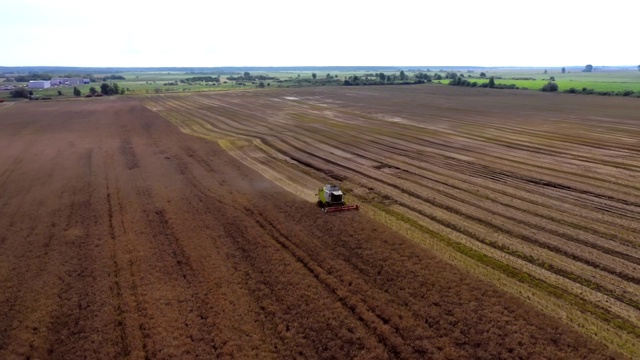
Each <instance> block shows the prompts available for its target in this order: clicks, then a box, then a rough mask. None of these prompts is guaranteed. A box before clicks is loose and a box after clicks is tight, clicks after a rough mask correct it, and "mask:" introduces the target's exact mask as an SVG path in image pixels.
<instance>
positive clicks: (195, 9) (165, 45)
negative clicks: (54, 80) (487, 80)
mask: <svg viewBox="0 0 640 360" xmlns="http://www.w3.org/2000/svg"><path fill="white" fill-rule="evenodd" d="M168 3H170V4H172V5H168ZM639 10H640V3H638V2H637V0H625V1H620V0H609V1H600V2H592V1H585V0H582V1H574V0H554V1H548V0H541V1H517V0H513V1H495V0H485V1H481V0H478V1H472V0H468V1H467V0H464V1H455V0H450V1H439V2H435V1H419V0H415V1H406V0H394V1H386V0H378V1H350V0H341V1H336V0H323V1H304V0H298V1H281V0H271V1H266V0H264V1H259V0H230V1H224V2H223V1H193V0H181V1H171V2H162V1H143V0H126V1H125V0H107V1H87V0H0V13H1V14H2V17H1V18H2V19H0V34H2V35H1V36H0V46H1V47H0V49H1V52H0V66H27V65H52V66H149V67H151V66H336V65H345V66H355V65H361V66H375V65H380V66H383V65H385V66H386V65H389V66H403V65H404V66H409V65H415V66H420V65H424V66H428V65H432V66H433V65H449V66H455V65H475V66H571V65H578V66H580V65H585V64H587V63H590V64H593V65H596V66H601V65H605V66H611V65H637V64H640V48H638V46H637V41H638V40H637V37H638V25H637V24H638V22H637V21H638V12H639Z"/></svg>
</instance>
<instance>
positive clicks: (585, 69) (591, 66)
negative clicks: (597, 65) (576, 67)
mask: <svg viewBox="0 0 640 360" xmlns="http://www.w3.org/2000/svg"><path fill="white" fill-rule="evenodd" d="M592 71H593V65H591V64H588V65H587V66H585V67H584V69H583V70H582V72H592Z"/></svg>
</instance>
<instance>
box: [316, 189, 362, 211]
mask: <svg viewBox="0 0 640 360" xmlns="http://www.w3.org/2000/svg"><path fill="white" fill-rule="evenodd" d="M345 197H346V195H345V194H344V193H343V192H342V191H341V190H340V188H339V187H338V185H331V184H327V185H325V186H324V187H323V188H320V189H318V206H319V207H320V208H322V210H323V211H324V212H325V213H329V212H337V211H348V210H359V207H358V205H347V202H346V201H345Z"/></svg>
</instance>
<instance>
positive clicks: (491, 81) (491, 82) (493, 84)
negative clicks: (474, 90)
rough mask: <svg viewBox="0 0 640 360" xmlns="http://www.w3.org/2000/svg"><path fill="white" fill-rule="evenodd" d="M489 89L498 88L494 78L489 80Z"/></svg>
mask: <svg viewBox="0 0 640 360" xmlns="http://www.w3.org/2000/svg"><path fill="white" fill-rule="evenodd" d="M489 87H490V88H494V87H496V81H495V80H493V76H492V77H491V78H490V79H489Z"/></svg>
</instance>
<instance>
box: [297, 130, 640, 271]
mask: <svg viewBox="0 0 640 360" xmlns="http://www.w3.org/2000/svg"><path fill="white" fill-rule="evenodd" d="M294 141H295V140H290V141H288V142H290V143H294ZM304 146H305V145H302V143H299V144H298V145H297V147H298V148H303V147H304ZM308 146H311V145H308ZM313 154H314V156H316V157H322V158H324V159H325V160H330V158H334V156H333V155H335V154H332V153H329V154H327V153H325V152H323V151H314V152H313ZM340 161H341V162H346V161H348V160H346V159H340ZM349 169H351V170H357V171H358V172H360V173H364V174H366V173H371V172H372V171H375V170H372V169H370V168H368V167H364V166H362V165H360V164H358V163H357V162H352V161H349ZM372 176H375V177H377V178H378V179H384V180H385V181H386V182H387V183H390V184H394V185H395V186H397V187H400V188H403V189H408V190H410V191H411V192H413V193H415V194H420V195H422V196H423V197H424V198H431V199H437V201H438V203H440V204H444V203H446V204H447V206H448V207H449V208H450V209H453V211H456V212H458V213H460V214H465V213H466V214H473V217H474V218H477V219H480V220H483V221H484V222H485V223H491V221H492V216H491V214H486V213H483V212H482V211H480V210H478V209H477V208H475V207H472V206H465V205H463V204H460V203H459V202H457V201H455V200H452V199H451V198H438V196H437V195H434V194H433V193H431V194H430V193H428V192H424V189H423V188H421V187H420V186H415V184H410V183H407V182H406V181H399V180H398V179H397V178H394V177H391V176H389V175H387V174H381V173H379V172H378V173H377V174H375V175H372ZM414 201H420V202H423V201H422V200H415V199H414ZM452 203H455V204H453V205H452ZM449 211H451V210H449ZM459 221H462V219H460V220H459ZM465 222H466V223H468V224H471V223H473V222H468V221H467V220H466V219H465ZM500 225H501V227H502V228H503V229H505V230H509V231H510V232H511V233H513V234H515V235H516V236H518V238H519V237H524V239H526V238H527V237H529V238H531V237H532V235H530V234H529V232H530V229H529V228H527V227H525V226H520V225H519V224H514V223H512V222H509V221H502V222H501V224H500ZM467 226H470V225H467ZM486 231H488V229H486V228H484V229H482V230H481V232H486ZM533 234H535V235H536V236H535V238H536V239H537V241H540V242H542V243H546V244H550V245H553V246H558V244H561V248H563V249H567V251H568V252H570V253H574V254H577V255H579V256H581V257H582V258H589V259H590V261H594V262H598V263H600V264H601V265H603V266H605V267H606V266H610V265H611V264H613V265H617V266H616V267H615V269H616V271H620V272H624V273H625V274H627V275H628V276H634V274H635V272H634V271H636V270H637V269H636V268H639V266H637V265H635V264H632V263H628V262H626V261H624V260H621V259H618V258H615V257H612V256H609V255H607V254H603V253H600V252H598V251H594V250H593V249H591V248H588V247H584V246H581V245H579V244H574V243H571V242H568V241H566V240H564V239H561V238H558V237H555V236H551V235H549V234H545V233H543V232H540V231H536V232H533ZM514 241H516V240H515V238H514ZM517 241H520V242H525V243H528V242H527V241H526V240H520V239H517Z"/></svg>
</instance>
